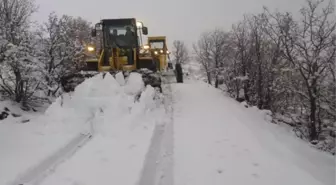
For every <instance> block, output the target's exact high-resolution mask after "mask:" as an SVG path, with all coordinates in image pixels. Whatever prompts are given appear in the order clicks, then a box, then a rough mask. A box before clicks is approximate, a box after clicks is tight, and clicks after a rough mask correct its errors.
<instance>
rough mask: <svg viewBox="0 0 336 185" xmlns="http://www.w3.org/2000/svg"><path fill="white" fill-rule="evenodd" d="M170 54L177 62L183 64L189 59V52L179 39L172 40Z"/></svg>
mask: <svg viewBox="0 0 336 185" xmlns="http://www.w3.org/2000/svg"><path fill="white" fill-rule="evenodd" d="M172 55H173V56H174V60H175V62H176V63H178V64H185V63H186V62H188V60H189V52H188V48H187V46H186V45H185V44H184V42H183V41H181V40H175V41H174V42H173V51H172Z"/></svg>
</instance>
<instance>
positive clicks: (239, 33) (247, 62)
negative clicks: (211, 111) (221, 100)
mask: <svg viewBox="0 0 336 185" xmlns="http://www.w3.org/2000/svg"><path fill="white" fill-rule="evenodd" d="M232 33H233V36H234V40H233V42H232V43H233V45H234V46H233V47H234V48H236V50H237V53H236V55H235V57H236V59H235V60H236V61H237V62H238V65H239V71H240V74H239V78H236V79H238V80H240V81H242V83H243V91H244V99H245V100H246V101H247V102H249V101H250V95H249V93H250V76H249V75H250V73H249V70H250V68H251V49H250V38H249V37H250V33H249V29H248V21H247V18H246V17H244V20H243V21H241V22H239V23H238V24H237V25H234V26H233V30H232Z"/></svg>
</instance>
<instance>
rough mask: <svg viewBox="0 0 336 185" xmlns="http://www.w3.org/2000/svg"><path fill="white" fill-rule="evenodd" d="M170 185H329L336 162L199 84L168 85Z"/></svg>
mask: <svg viewBox="0 0 336 185" xmlns="http://www.w3.org/2000/svg"><path fill="white" fill-rule="evenodd" d="M172 87H173V97H174V98H173V99H174V102H175V103H174V157H173V158H174V170H173V171H174V179H175V183H174V184H175V185H204V184H211V185H216V184H218V185H222V184H230V185H246V184H249V185H254V184H255V185H283V184H291V185H299V184H300V185H301V184H302V185H303V184H304V185H334V184H335V161H334V157H333V156H330V155H329V154H326V153H323V152H320V151H317V150H316V149H314V148H311V147H309V146H308V145H306V144H305V143H303V142H302V141H301V140H299V139H298V138H295V136H293V135H292V134H291V133H289V132H287V131H286V130H284V129H283V128H281V127H279V126H277V125H273V124H270V123H268V122H267V121H265V119H264V118H265V117H264V115H263V114H261V113H260V111H258V110H256V109H254V108H249V109H247V108H245V107H244V106H243V105H241V104H239V103H238V102H236V101H234V100H233V99H231V98H229V97H226V96H225V95H224V94H223V93H222V91H219V90H216V89H214V88H213V87H212V86H209V85H207V84H205V83H202V82H191V81H189V82H186V83H185V84H173V86H172Z"/></svg>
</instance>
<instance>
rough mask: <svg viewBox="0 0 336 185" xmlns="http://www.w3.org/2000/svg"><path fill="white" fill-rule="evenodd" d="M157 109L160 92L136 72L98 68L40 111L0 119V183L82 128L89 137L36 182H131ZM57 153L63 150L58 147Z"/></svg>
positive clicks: (158, 116)
mask: <svg viewBox="0 0 336 185" xmlns="http://www.w3.org/2000/svg"><path fill="white" fill-rule="evenodd" d="M163 115H164V108H163V106H162V97H160V94H158V93H157V92H156V90H155V89H154V88H153V87H151V86H146V87H145V86H144V83H143V81H142V78H141V75H140V74H138V73H131V74H130V76H129V77H128V79H124V77H123V75H122V74H121V73H120V74H117V75H116V77H115V78H114V77H113V76H112V75H111V74H109V73H106V74H105V75H103V74H98V75H96V76H94V77H92V78H90V79H87V80H85V81H84V82H83V83H81V84H80V85H78V86H77V87H76V89H75V91H74V92H72V93H67V94H63V95H62V96H61V97H59V98H58V99H56V101H55V102H54V103H53V104H52V105H51V106H50V107H49V108H48V109H47V110H46V112H45V114H43V115H41V116H39V117H37V118H35V119H31V120H30V122H28V123H24V124H23V123H21V122H20V121H16V120H15V119H18V118H14V117H9V119H6V120H3V121H0V150H1V154H0V164H1V165H0V184H4V185H5V184H10V183H13V182H20V179H21V178H22V177H23V176H25V174H27V173H32V172H31V171H32V169H38V167H39V165H41V161H43V160H45V159H47V158H48V157H49V156H52V155H53V154H55V153H57V152H58V151H59V150H60V148H62V147H64V146H65V145H67V144H68V143H69V142H70V141H71V140H72V139H73V138H75V137H76V136H78V135H79V134H87V133H90V134H92V135H93V136H92V139H91V141H89V142H88V143H87V144H86V145H84V146H83V148H81V149H79V150H78V151H77V152H76V153H75V154H74V156H72V157H71V156H70V158H67V159H64V160H65V161H63V162H62V163H60V164H57V166H55V164H53V165H54V166H50V167H52V169H51V171H50V173H48V174H47V176H46V177H43V178H42V179H39V180H40V182H41V183H42V184H46V185H49V184H50V185H51V184H64V185H67V184H76V183H77V184H80V182H81V181H82V180H85V182H87V183H88V184H106V182H112V180H113V182H123V184H134V183H135V182H136V180H138V175H139V174H140V171H141V168H142V165H143V164H142V163H143V161H144V158H145V155H146V152H147V150H148V147H149V145H150V139H151V137H152V133H153V129H154V127H155V125H156V123H158V122H160V120H161V119H163V117H164V116H163ZM58 157H59V158H62V157H63V156H62V155H61V153H60V155H59V156H58ZM50 164H51V163H50ZM112 164H113V165H112ZM29 175H30V176H33V175H34V174H29ZM29 175H28V176H29ZM26 176H27V175H26ZM126 177H127V178H126ZM31 178H33V177H31ZM118 178H121V179H122V181H117V180H118ZM126 181H127V182H126Z"/></svg>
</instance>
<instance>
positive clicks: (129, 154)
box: [0, 74, 335, 185]
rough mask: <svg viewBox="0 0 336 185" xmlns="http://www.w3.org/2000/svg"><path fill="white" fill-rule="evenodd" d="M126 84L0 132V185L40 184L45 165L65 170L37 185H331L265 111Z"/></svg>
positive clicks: (106, 82)
mask: <svg viewBox="0 0 336 185" xmlns="http://www.w3.org/2000/svg"><path fill="white" fill-rule="evenodd" d="M120 78H121V79H118V77H117V78H116V79H114V78H113V77H112V76H109V75H108V76H107V77H105V78H104V79H102V77H101V76H97V77H94V78H92V79H90V80H86V81H85V82H84V83H83V84H81V85H79V86H78V87H77V88H76V91H75V92H74V93H72V94H69V95H64V97H63V98H62V99H61V98H59V99H58V100H57V101H56V102H55V103H54V104H53V105H52V106H50V107H49V109H48V110H47V112H46V114H45V115H44V116H41V117H38V118H36V119H34V120H32V121H31V123H29V124H25V125H17V124H14V123H10V122H4V123H3V124H2V125H0V134H1V135H0V149H1V150H3V151H2V152H1V153H0V184H1V185H2V184H4V185H7V184H9V182H13V181H14V182H15V183H16V182H23V181H22V180H24V179H34V176H36V175H39V174H36V173H39V172H38V171H35V174H34V173H33V172H34V170H36V169H44V167H46V166H47V163H43V161H47V162H48V164H54V163H55V161H61V162H58V163H57V165H54V166H51V167H52V168H51V169H49V170H51V171H48V173H46V174H45V176H43V177H39V179H37V181H36V179H34V180H35V182H37V184H39V185H59V184H62V185H90V184H123V185H135V184H137V185H210V184H211V185H216V184H218V185H223V184H230V185H246V184H248V185H283V184H286V185H301V184H302V185H334V184H335V158H334V157H333V156H330V155H329V154H326V153H323V152H320V151H317V150H316V149H314V148H311V147H310V146H308V145H307V144H306V143H304V142H303V141H301V140H299V139H298V138H296V137H295V136H294V135H293V134H292V133H290V132H288V130H286V129H285V128H284V127H281V126H278V125H274V124H271V123H269V122H267V121H265V118H267V116H265V114H264V113H263V111H260V110H257V109H255V108H245V107H244V105H242V104H240V103H238V102H236V101H235V100H233V99H231V98H229V97H227V96H226V95H225V94H224V93H223V92H222V91H220V90H218V89H215V88H213V87H212V86H209V85H208V84H205V83H203V82H200V81H193V80H187V81H186V82H185V83H183V84H176V83H172V84H170V83H166V84H165V85H164V86H163V89H164V96H165V97H164V99H162V97H161V98H158V97H157V94H156V93H155V91H154V89H153V88H152V87H144V86H143V84H141V83H142V82H141V76H139V74H133V75H131V76H130V78H129V79H128V80H127V81H126V82H125V81H123V77H120ZM172 81H174V78H173V80H172ZM168 82H169V80H168ZM139 92H142V93H141V97H140V99H139V100H135V99H134V98H135V97H136V96H137V93H139ZM162 100H163V101H164V102H162ZM163 105H164V106H163ZM11 119H14V118H11ZM7 121H10V119H8V120H7ZM89 123H90V124H89ZM5 130H10V132H7V131H5ZM88 130H91V131H89V132H90V134H91V135H92V138H91V140H90V141H89V142H87V144H86V145H83V146H82V148H80V149H79V150H77V152H76V153H74V155H72V156H70V157H66V158H64V159H63V160H60V159H61V158H62V157H64V156H62V155H63V154H62V155H61V154H59V155H56V154H58V153H57V151H61V150H59V149H62V147H64V146H68V145H66V144H67V143H68V144H69V142H71V138H74V137H75V136H77V135H78V134H79V133H86V132H88ZM13 134H14V135H13ZM15 139H16V140H15ZM20 151H22V152H25V153H26V154H28V155H24V154H23V153H21V152H20ZM63 153H65V152H63ZM48 156H51V157H53V156H58V158H59V159H57V160H56V159H55V160H53V161H51V162H50V160H48ZM56 158H57V157H56ZM51 159H52V158H51ZM16 161H18V164H16V163H15V162H16ZM34 167H35V168H34ZM41 167H43V168H41ZM24 174H26V175H24ZM15 177H16V179H15ZM27 181H28V180H27ZM16 184H17V183H16Z"/></svg>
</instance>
